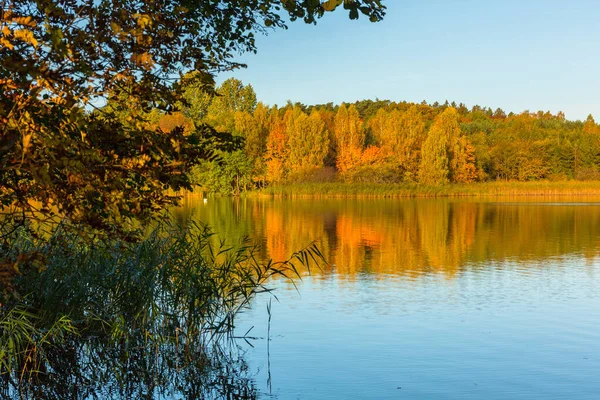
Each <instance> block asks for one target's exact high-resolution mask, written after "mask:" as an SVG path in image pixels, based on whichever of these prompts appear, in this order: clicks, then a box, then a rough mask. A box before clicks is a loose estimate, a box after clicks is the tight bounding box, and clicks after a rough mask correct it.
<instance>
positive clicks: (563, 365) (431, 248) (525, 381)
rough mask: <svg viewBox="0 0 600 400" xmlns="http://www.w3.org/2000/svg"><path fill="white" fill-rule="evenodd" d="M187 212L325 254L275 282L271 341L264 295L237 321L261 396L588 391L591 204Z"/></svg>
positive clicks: (598, 380)
mask: <svg viewBox="0 0 600 400" xmlns="http://www.w3.org/2000/svg"><path fill="white" fill-rule="evenodd" d="M191 217H195V218H198V219H200V220H202V221H205V222H207V223H209V224H210V225H212V226H213V227H214V229H215V230H216V231H217V232H219V233H221V234H222V235H223V236H226V237H228V238H242V237H244V236H246V235H247V236H250V237H252V238H256V239H257V240H258V241H259V242H260V244H261V246H262V249H263V250H262V251H263V252H262V256H263V257H265V258H274V259H283V258H285V257H286V256H289V254H290V253H292V252H293V251H294V250H297V249H299V248H302V247H303V246H306V245H307V244H309V243H311V241H313V240H316V241H317V242H318V243H319V246H320V248H321V249H322V251H323V253H324V254H325V256H326V257H327V259H328V261H329V262H330V264H331V265H330V266H327V267H324V268H323V269H322V270H316V271H315V270H314V271H313V273H312V275H310V276H308V275H307V276H304V277H303V281H302V282H300V283H299V285H298V289H299V290H298V291H296V290H295V289H294V288H293V287H292V286H291V285H290V284H289V283H287V282H285V281H283V280H278V281H274V282H272V286H273V287H275V288H277V290H276V295H277V297H278V299H279V302H276V301H273V303H272V309H271V314H272V320H271V331H270V339H271V340H270V341H267V327H268V314H267V307H266V306H267V303H268V301H269V300H268V297H261V298H258V299H257V300H256V301H255V302H254V303H253V308H252V309H250V310H248V311H247V312H245V313H244V314H243V315H242V316H241V318H240V320H239V327H238V332H239V333H240V334H243V333H244V332H246V331H247V330H248V329H249V328H250V327H252V326H253V327H254V328H253V330H252V331H251V332H250V335H251V336H256V337H258V339H256V340H253V341H251V343H252V345H253V346H254V347H250V346H245V348H246V358H247V360H248V363H249V364H250V369H251V371H253V373H254V376H255V379H256V385H257V386H258V387H259V389H260V391H261V392H262V393H263V397H264V398H269V397H273V398H279V399H337V398H339V399H351V398H356V399H415V398H423V399H431V398H444V399H469V398H477V399H480V398H485V399H520V398H522V399H554V398H556V399H598V398H600V290H599V289H600V257H599V255H600V199H583V200H582V199H579V200H577V199H558V200H557V199H553V200H552V201H540V200H539V199H518V200H505V201H498V200H494V201H483V202H482V201H474V200H459V201H456V200H417V201H401V200H370V199H360V200H347V199H344V200H312V199H311V200H294V201H292V200H272V199H268V200H250V199H246V200H232V199H209V201H208V202H207V203H206V204H205V203H203V202H202V199H197V198H189V199H187V200H186V203H185V205H184V207H182V208H181V209H179V210H178V211H177V212H176V219H177V220H178V221H180V222H182V223H183V222H185V221H186V220H187V219H188V218H191ZM232 241H235V240H233V239H232Z"/></svg>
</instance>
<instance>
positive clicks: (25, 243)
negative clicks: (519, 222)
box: [0, 223, 322, 398]
mask: <svg viewBox="0 0 600 400" xmlns="http://www.w3.org/2000/svg"><path fill="white" fill-rule="evenodd" d="M211 236H212V233H211V232H210V230H209V229H208V228H207V227H206V226H203V225H199V224H195V223H193V224H191V226H189V227H188V228H187V229H176V228H173V227H164V226H163V227H160V228H157V229H155V230H154V231H153V232H152V233H151V234H150V235H149V236H148V237H147V239H145V240H144V241H142V242H140V243H135V244H131V243H123V242H121V241H113V242H107V241H102V242H91V243H90V242H84V241H83V240H82V239H80V238H79V237H77V236H74V235H70V234H67V233H64V232H62V233H61V232H57V233H56V234H55V235H54V236H53V237H52V238H50V240H41V239H36V238H33V237H31V236H27V235H24V234H22V235H20V236H19V237H18V238H16V239H15V241H14V242H13V243H12V245H11V251H12V252H13V255H14V256H15V257H18V254H37V255H38V257H37V259H38V260H44V261H43V262H42V263H40V264H39V265H38V267H37V269H40V271H37V270H36V268H35V267H34V266H29V269H27V267H26V266H22V267H21V271H20V273H21V275H20V276H19V277H18V278H17V279H16V280H15V282H14V284H13V287H12V288H10V289H6V290H5V292H6V293H5V296H4V301H3V304H2V307H1V308H0V374H1V378H2V380H3V381H4V383H5V384H6V387H11V388H12V389H10V392H9V391H8V389H7V391H6V392H5V393H4V394H5V395H6V396H9V395H15V393H19V395H20V396H22V397H34V398H44V397H48V398H53V397H54V398H64V397H65V396H66V397H69V393H75V392H77V393H78V395H77V396H75V397H77V398H78V397H79V396H80V395H82V393H83V392H82V391H85V390H88V392H86V393H87V395H86V396H83V397H88V396H90V395H97V394H98V393H101V392H102V391H104V390H106V388H107V387H111V388H112V389H111V390H116V391H117V392H119V393H121V395H122V396H123V397H131V396H133V397H148V396H149V397H152V393H154V392H155V391H156V390H161V391H163V390H164V391H166V393H167V394H168V393H171V394H173V393H181V392H182V390H183V388H186V389H185V390H190V391H192V392H195V393H197V394H198V397H201V398H205V397H208V398H210V397H212V396H213V395H214V396H216V397H215V398H220V397H221V396H222V395H223V393H225V394H226V395H228V396H229V395H232V396H233V395H235V396H241V397H238V398H252V396H253V395H252V393H253V390H252V388H251V387H250V386H251V385H250V386H249V382H250V381H249V380H248V379H247V378H246V377H243V372H244V371H245V370H244V367H243V363H240V362H239V360H238V362H236V363H233V364H232V362H231V360H232V357H230V356H227V357H225V354H227V352H228V350H227V349H228V346H223V343H226V342H227V341H228V340H231V338H232V332H233V329H234V323H235V316H236V315H237V314H238V313H239V312H240V310H242V309H243V308H244V307H245V306H247V305H248V303H249V301H250V300H251V299H252V298H253V297H254V296H255V295H257V294H259V293H268V292H270V289H269V288H268V287H267V286H266V284H267V281H268V279H269V278H270V277H272V276H273V275H278V276H283V277H286V278H294V277H298V276H299V275H298V272H297V270H296V266H297V265H298V264H299V263H302V264H311V263H317V262H319V261H320V260H322V256H321V254H320V252H319V250H318V249H317V248H316V247H315V246H309V247H308V248H306V249H304V250H302V251H300V252H298V253H295V254H294V255H292V257H291V258H290V259H289V260H288V261H285V262H279V263H272V262H267V263H263V262H261V261H259V260H258V259H257V258H256V256H255V254H256V248H255V247H254V246H253V245H251V244H250V243H248V242H247V241H246V242H244V243H242V244H241V245H239V246H237V247H227V246H225V244H224V243H223V242H221V244H220V245H218V246H214V245H211V243H212V242H213V240H211ZM15 262H16V258H15ZM8 292H10V293H8ZM233 358H235V357H233ZM232 365H234V366H232ZM236 366H237V367H236ZM223 369H225V370H227V371H229V372H231V373H232V375H231V376H229V373H226V372H224V370H223ZM203 377H204V378H203ZM219 377H221V378H223V377H226V378H224V379H225V380H223V381H219V379H220V378H219ZM140 379H141V380H142V381H139V380H140ZM203 379H207V381H206V382H204V381H203ZM53 382H60V383H61V384H60V385H55V384H53ZM101 382H104V384H101ZM136 382H137V383H136ZM201 382H204V384H203V385H199V386H198V383H201ZM209 382H212V383H211V384H209ZM177 385H180V387H178V386H177ZM223 385H225V386H223ZM215 390H216V392H214V391H215ZM69 391H71V392H69ZM72 391H75V392H72ZM211 393H212V395H211ZM218 393H221V394H218ZM244 393H245V394H246V395H248V396H249V397H244V396H245V395H244ZM92 397H93V396H92ZM100 397H102V396H100Z"/></svg>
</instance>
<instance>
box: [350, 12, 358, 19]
mask: <svg viewBox="0 0 600 400" xmlns="http://www.w3.org/2000/svg"><path fill="white" fill-rule="evenodd" d="M350 19H358V11H356V10H350Z"/></svg>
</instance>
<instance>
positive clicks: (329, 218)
mask: <svg viewBox="0 0 600 400" xmlns="http://www.w3.org/2000/svg"><path fill="white" fill-rule="evenodd" d="M226 204H229V206H228V208H227V209H223V210H220V212H217V211H218V209H219V207H218V206H216V208H215V210H214V211H213V212H212V214H210V218H212V219H213V220H214V221H211V219H210V218H209V219H208V220H207V219H205V220H206V222H208V223H209V224H213V223H216V225H217V226H220V227H221V228H220V229H219V233H220V234H227V233H228V232H226V229H236V231H238V230H239V226H240V225H243V226H245V227H246V228H245V229H244V233H246V234H249V235H250V237H253V238H258V237H261V236H262V237H264V238H265V249H266V251H265V252H264V253H263V254H264V256H265V257H266V258H273V259H274V260H276V261H277V260H283V259H286V258H288V257H289V255H290V254H291V253H292V252H293V251H295V250H298V249H301V248H303V247H305V246H307V245H308V244H310V243H311V242H312V241H314V240H317V242H318V245H319V247H320V249H321V251H322V252H323V254H324V255H325V257H326V258H327V260H328V261H329V262H330V263H331V264H332V265H333V264H335V268H334V270H335V271H336V272H337V273H339V274H341V275H346V276H348V277H352V276H354V275H355V274H357V273H361V272H367V273H375V274H401V275H407V276H419V275H422V274H427V273H443V274H445V275H446V276H448V277H453V276H455V275H456V274H457V273H459V272H460V271H462V270H464V269H465V268H466V265H467V264H471V265H473V264H475V263H476V264H481V265H485V264H487V263H489V262H493V261H503V260H508V259H512V260H516V261H524V262H527V261H536V260H543V259H547V258H549V257H560V256H565V255H570V254H573V253H576V254H583V255H584V256H585V257H587V258H588V259H590V260H592V259H594V258H596V257H597V256H598V249H599V248H600V242H599V241H598V239H597V238H598V237H599V234H600V207H573V206H553V205H540V204H535V205H526V204H521V205H514V204H501V203H499V204H489V203H488V204H485V203H473V202H463V201H452V200H448V199H445V200H439V199H438V200H432V199H420V200H406V201H402V200H386V199H372V200H369V199H362V200H351V199H346V200H314V199H310V200H288V201H281V200H275V201H274V200H272V199H269V200H255V199H247V200H245V201H243V202H240V204H239V209H236V210H229V208H230V207H231V205H232V204H233V203H231V202H229V203H227V202H226ZM209 205H210V202H209ZM202 209H204V210H206V207H203V208H202ZM207 215H208V214H207ZM227 218H229V220H230V222H225V221H224V220H225V219H227ZM236 227H237V228H236ZM240 233H242V232H240ZM313 272H314V273H317V274H318V273H320V272H319V271H313ZM330 272H332V269H330V268H328V267H325V268H324V269H323V271H322V273H324V274H327V273H330Z"/></svg>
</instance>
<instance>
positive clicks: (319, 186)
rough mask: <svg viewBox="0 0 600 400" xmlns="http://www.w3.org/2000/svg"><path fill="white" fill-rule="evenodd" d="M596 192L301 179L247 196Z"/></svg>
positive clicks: (586, 186)
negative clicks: (310, 181)
mask: <svg viewBox="0 0 600 400" xmlns="http://www.w3.org/2000/svg"><path fill="white" fill-rule="evenodd" d="M580 195H586V196H596V195H600V182H599V181H560V182H553V181H535V182H499V181H495V182H481V183H472V184H451V185H443V186H427V185H420V184H416V183H403V184H380V183H373V184H368V183H341V182H327V183H301V184H287V185H279V186H270V187H267V188H265V189H261V190H256V191H253V192H249V193H248V194H247V196H248V197H316V198H319V197H322V198H335V197H398V198H414V197H462V196H471V197H484V196H580Z"/></svg>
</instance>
